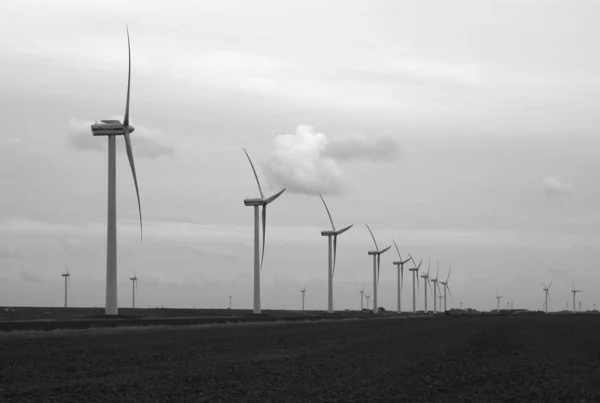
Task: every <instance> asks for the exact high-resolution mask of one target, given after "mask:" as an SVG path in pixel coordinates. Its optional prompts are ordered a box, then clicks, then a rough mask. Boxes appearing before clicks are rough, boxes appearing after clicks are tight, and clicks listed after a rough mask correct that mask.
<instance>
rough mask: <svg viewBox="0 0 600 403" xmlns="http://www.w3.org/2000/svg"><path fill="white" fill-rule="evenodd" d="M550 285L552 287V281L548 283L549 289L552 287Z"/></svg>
mask: <svg viewBox="0 0 600 403" xmlns="http://www.w3.org/2000/svg"><path fill="white" fill-rule="evenodd" d="M550 287H552V281H550V284H549V285H548V290H549V289H550Z"/></svg>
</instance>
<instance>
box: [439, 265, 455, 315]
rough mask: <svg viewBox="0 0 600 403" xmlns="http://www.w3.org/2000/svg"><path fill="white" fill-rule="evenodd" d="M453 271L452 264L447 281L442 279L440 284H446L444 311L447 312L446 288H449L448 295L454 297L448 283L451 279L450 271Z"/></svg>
mask: <svg viewBox="0 0 600 403" xmlns="http://www.w3.org/2000/svg"><path fill="white" fill-rule="evenodd" d="M451 272H452V266H450V270H448V277H446V281H445V282H444V281H440V282H439V284H441V285H443V286H444V312H446V310H447V309H446V302H447V299H446V290H448V295H450V298H452V292H450V286H449V285H448V281H449V280H450V273H451Z"/></svg>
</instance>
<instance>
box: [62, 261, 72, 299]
mask: <svg viewBox="0 0 600 403" xmlns="http://www.w3.org/2000/svg"><path fill="white" fill-rule="evenodd" d="M65 270H66V272H65V273H63V274H61V276H63V277H64V278H65V308H66V307H67V306H68V291H67V284H68V285H71V279H70V277H71V274H69V268H68V267H67V265H65ZM69 288H70V287H69Z"/></svg>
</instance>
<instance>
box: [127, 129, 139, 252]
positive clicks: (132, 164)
mask: <svg viewBox="0 0 600 403" xmlns="http://www.w3.org/2000/svg"><path fill="white" fill-rule="evenodd" d="M123 137H125V148H126V149H127V158H128V159H129V166H130V167H131V173H132V174H133V183H134V184H135V194H136V195H137V202H138V210H139V212H140V241H142V240H143V235H142V204H141V203H140V190H139V188H138V181H137V175H136V174H135V162H134V161H133V150H132V149H131V137H129V132H128V131H127V129H125V132H124V133H123Z"/></svg>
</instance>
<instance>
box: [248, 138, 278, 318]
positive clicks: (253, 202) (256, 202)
mask: <svg viewBox="0 0 600 403" xmlns="http://www.w3.org/2000/svg"><path fill="white" fill-rule="evenodd" d="M244 153H246V157H248V161H249V162H250V166H251V167H252V172H254V177H255V178H256V184H257V185H258V191H259V192H260V198H256V199H244V205H246V206H253V207H254V313H260V271H261V270H262V265H263V259H264V257H265V236H266V225H267V204H269V203H271V202H272V201H274V200H275V199H277V198H278V197H279V196H281V194H282V193H283V192H285V189H283V190H280V191H279V192H278V193H275V194H274V195H273V196H271V197H267V198H265V196H264V194H263V191H262V188H261V187H260V181H259V180H258V175H257V174H256V169H254V164H253V163H252V160H251V159H250V156H249V155H248V152H247V151H246V149H245V148H244ZM260 206H262V229H263V236H262V255H261V257H260V260H259V250H260V235H259V228H260V227H259V223H258V208H259V207H260Z"/></svg>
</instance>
